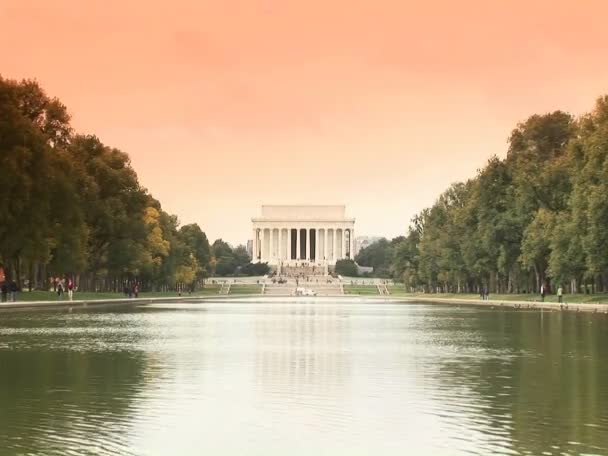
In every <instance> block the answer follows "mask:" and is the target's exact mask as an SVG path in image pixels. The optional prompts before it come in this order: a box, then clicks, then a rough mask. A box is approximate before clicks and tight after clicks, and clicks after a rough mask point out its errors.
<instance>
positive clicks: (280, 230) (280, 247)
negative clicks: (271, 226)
mask: <svg viewBox="0 0 608 456" xmlns="http://www.w3.org/2000/svg"><path fill="white" fill-rule="evenodd" d="M282 259H283V228H279V261H280V260H282Z"/></svg>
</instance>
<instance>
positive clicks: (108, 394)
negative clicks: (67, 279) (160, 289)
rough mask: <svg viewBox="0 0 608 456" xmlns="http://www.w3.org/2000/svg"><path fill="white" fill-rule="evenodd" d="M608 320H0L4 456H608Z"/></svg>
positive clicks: (206, 309) (398, 312)
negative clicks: (274, 455)
mask: <svg viewBox="0 0 608 456" xmlns="http://www.w3.org/2000/svg"><path fill="white" fill-rule="evenodd" d="M607 355H608V318H606V316H598V315H588V314H584V315H583V314H574V313H547V312H544V313H539V312H531V311H513V310H500V311H499V310H489V309H481V308H479V309H478V308H473V307H463V308H456V307H450V306H437V305H398V304H380V303H362V302H359V303H351V304H348V303H344V301H340V302H339V303H333V302H331V301H322V302H321V303H319V302H318V301H317V303H314V302H309V303H305V302H296V301H294V300H291V301H286V302H284V303H280V304H279V303H276V302H275V303H272V304H270V303H265V302H263V301H261V302H260V301H258V302H255V303H247V302H241V303H217V304H188V305H175V304H167V305H155V306H150V307H146V308H140V309H135V310H128V311H120V312H116V311H112V312H99V311H97V312H90V313H74V314H67V315H66V314H59V313H52V314H51V313H49V314H15V315H7V314H3V315H0V456H4V455H11V456H12V455H21V454H35V455H42V454H44V455H53V456H54V455H65V454H78V455H82V454H101V455H104V454H108V455H115V454H121V455H123V454H124V455H174V454H179V455H189V454H192V455H198V454H203V453H208V454H259V455H262V454H263V455H267V454H290V455H291V454H297V455H309V454H327V455H330V454H331V455H333V454H349V455H364V454H365V455H372V454H403V453H404V452H405V453H406V454H433V455H459V454H463V455H464V454H479V455H487V454H534V455H536V454H552V455H582V454H600V455H608V437H607V436H608V366H607V365H606V362H605V360H606V359H608V358H607Z"/></svg>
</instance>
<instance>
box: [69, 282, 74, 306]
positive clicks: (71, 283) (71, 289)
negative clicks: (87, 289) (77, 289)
mask: <svg viewBox="0 0 608 456" xmlns="http://www.w3.org/2000/svg"><path fill="white" fill-rule="evenodd" d="M68 298H69V299H70V301H71V300H72V299H73V298H74V281H73V280H72V279H68Z"/></svg>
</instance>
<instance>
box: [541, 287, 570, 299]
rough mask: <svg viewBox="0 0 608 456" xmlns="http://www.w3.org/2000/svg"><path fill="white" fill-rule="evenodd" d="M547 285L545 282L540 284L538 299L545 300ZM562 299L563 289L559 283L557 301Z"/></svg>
mask: <svg viewBox="0 0 608 456" xmlns="http://www.w3.org/2000/svg"><path fill="white" fill-rule="evenodd" d="M547 291H549V290H548V287H547V286H545V284H544V283H543V284H541V286H540V300H541V301H542V302H545V296H546V295H547ZM563 299H564V289H563V288H562V286H561V285H560V286H559V287H557V302H559V303H562V302H563Z"/></svg>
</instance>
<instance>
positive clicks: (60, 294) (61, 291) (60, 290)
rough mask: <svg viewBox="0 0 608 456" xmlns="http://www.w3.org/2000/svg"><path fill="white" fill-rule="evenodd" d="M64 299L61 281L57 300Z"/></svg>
mask: <svg viewBox="0 0 608 456" xmlns="http://www.w3.org/2000/svg"><path fill="white" fill-rule="evenodd" d="M62 297H63V280H60V281H59V283H58V284H57V299H62Z"/></svg>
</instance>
